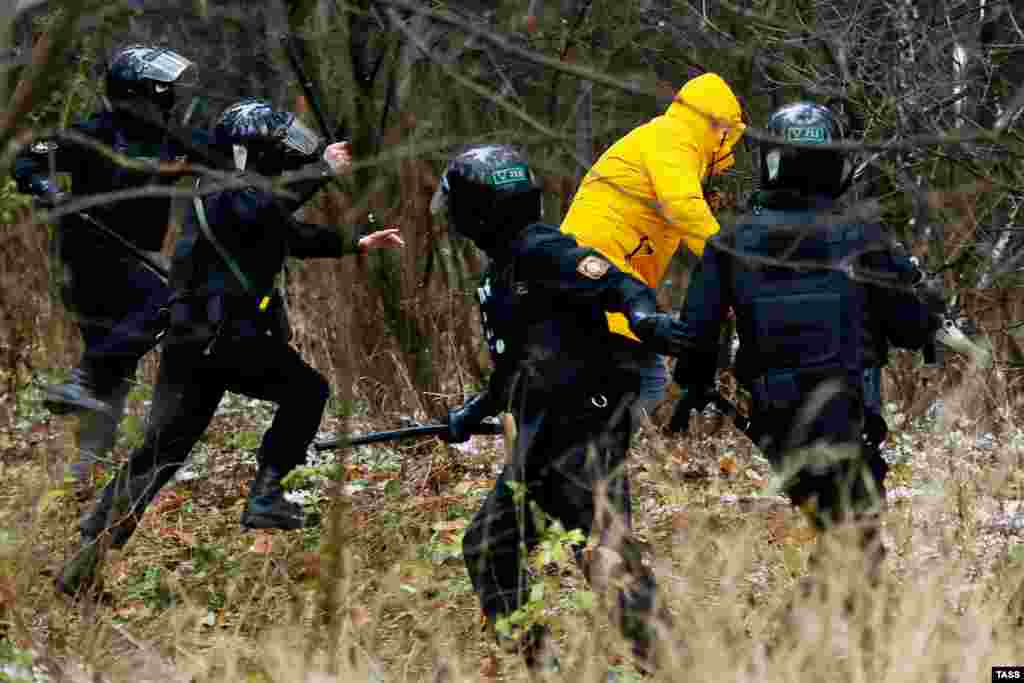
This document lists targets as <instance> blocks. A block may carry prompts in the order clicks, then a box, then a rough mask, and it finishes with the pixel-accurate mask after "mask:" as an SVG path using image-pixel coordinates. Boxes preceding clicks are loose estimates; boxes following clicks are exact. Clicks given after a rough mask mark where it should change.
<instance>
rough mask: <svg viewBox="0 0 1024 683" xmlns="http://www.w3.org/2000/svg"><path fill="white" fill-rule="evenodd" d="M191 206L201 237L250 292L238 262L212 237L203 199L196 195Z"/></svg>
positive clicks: (197, 183)
mask: <svg viewBox="0 0 1024 683" xmlns="http://www.w3.org/2000/svg"><path fill="white" fill-rule="evenodd" d="M198 189H199V180H196V190H198ZM192 204H193V206H195V209H196V218H198V219H199V229H200V230H202V231H203V237H205V238H206V239H207V240H209V242H210V244H212V245H213V248H214V249H215V250H216V251H217V253H218V254H219V255H220V257H221V259H222V260H223V261H224V263H225V264H227V267H228V268H230V269H231V272H232V273H234V276H235V277H236V278H238V281H239V282H241V283H242V287H243V288H244V289H245V291H246V292H252V285H251V284H250V283H249V278H248V277H246V275H245V273H244V272H242V268H241V267H240V266H239V265H238V262H237V261H235V259H234V258H232V256H231V254H229V253H228V251H227V249H225V248H224V246H223V245H222V244H221V243H220V240H218V239H217V238H216V237H214V236H213V230H211V229H210V223H209V221H207V220H206V207H205V206H203V198H202V197H200V196H199V195H198V194H197V195H196V196H195V197H193V198H192Z"/></svg>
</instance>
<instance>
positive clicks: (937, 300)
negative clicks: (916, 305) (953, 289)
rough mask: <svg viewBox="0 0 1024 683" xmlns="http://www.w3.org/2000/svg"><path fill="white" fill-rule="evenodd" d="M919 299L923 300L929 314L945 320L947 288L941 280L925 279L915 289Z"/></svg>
mask: <svg viewBox="0 0 1024 683" xmlns="http://www.w3.org/2000/svg"><path fill="white" fill-rule="evenodd" d="M914 291H915V292H916V293H917V298H918V299H920V300H921V303H922V304H924V306H925V308H927V309H928V313H930V314H931V315H932V316H935V317H939V318H943V317H945V316H946V288H945V287H943V286H942V281H941V280H939V278H937V277H936V278H924V279H922V280H921V282H920V283H919V284H918V285H917V286H916V287H915V288H914Z"/></svg>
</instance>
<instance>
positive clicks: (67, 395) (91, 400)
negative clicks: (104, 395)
mask: <svg viewBox="0 0 1024 683" xmlns="http://www.w3.org/2000/svg"><path fill="white" fill-rule="evenodd" d="M97 381H98V379H97V373H96V372H95V371H93V370H90V369H88V368H87V367H86V366H84V365H83V366H81V367H77V368H74V369H73V370H72V371H71V373H70V375H69V376H68V381H67V382H64V383H63V384H51V385H49V386H47V387H46V388H45V389H43V394H44V396H43V405H44V406H46V409H47V410H49V411H50V412H51V413H53V414H54V415H67V414H68V413H78V412H82V411H92V412H96V413H101V414H103V415H112V414H113V412H114V409H113V408H112V407H111V405H110V404H109V403H107V402H106V401H103V400H102V399H100V398H99V396H100V394H101V391H100V389H99V387H98V385H97Z"/></svg>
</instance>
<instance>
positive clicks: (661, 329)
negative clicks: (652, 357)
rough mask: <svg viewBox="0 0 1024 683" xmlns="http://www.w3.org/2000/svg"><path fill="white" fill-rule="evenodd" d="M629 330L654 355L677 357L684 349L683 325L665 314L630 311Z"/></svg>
mask: <svg viewBox="0 0 1024 683" xmlns="http://www.w3.org/2000/svg"><path fill="white" fill-rule="evenodd" d="M629 328H630V329H631V330H633V334H635V335H636V336H637V337H639V338H640V341H642V342H643V343H644V344H646V345H647V347H648V348H649V349H651V350H652V351H654V352H655V353H660V354H663V355H666V356H678V355H679V354H680V353H682V351H683V349H685V348H686V338H685V336H684V335H683V330H684V329H685V328H684V327H683V324H682V323H681V322H679V320H678V319H677V318H675V317H673V316H671V315H669V314H667V313H655V312H648V311H632V312H631V313H630V314H629Z"/></svg>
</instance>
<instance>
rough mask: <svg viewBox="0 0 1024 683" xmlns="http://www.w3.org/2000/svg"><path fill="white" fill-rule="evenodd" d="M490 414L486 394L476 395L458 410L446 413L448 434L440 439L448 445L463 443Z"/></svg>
mask: <svg viewBox="0 0 1024 683" xmlns="http://www.w3.org/2000/svg"><path fill="white" fill-rule="evenodd" d="M490 414H491V410H490V401H488V400H487V392H484V393H481V394H477V395H476V396H474V397H473V398H471V399H469V400H468V401H466V402H465V403H464V404H462V405H461V406H460V407H458V408H453V409H452V410H450V411H448V433H447V434H442V435H441V439H443V440H444V441H447V442H448V443H465V442H466V441H469V437H471V436H472V435H473V431H474V429H476V427H478V426H479V425H480V423H481V422H483V419H484V418H485V417H487V416H488V415H490Z"/></svg>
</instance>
